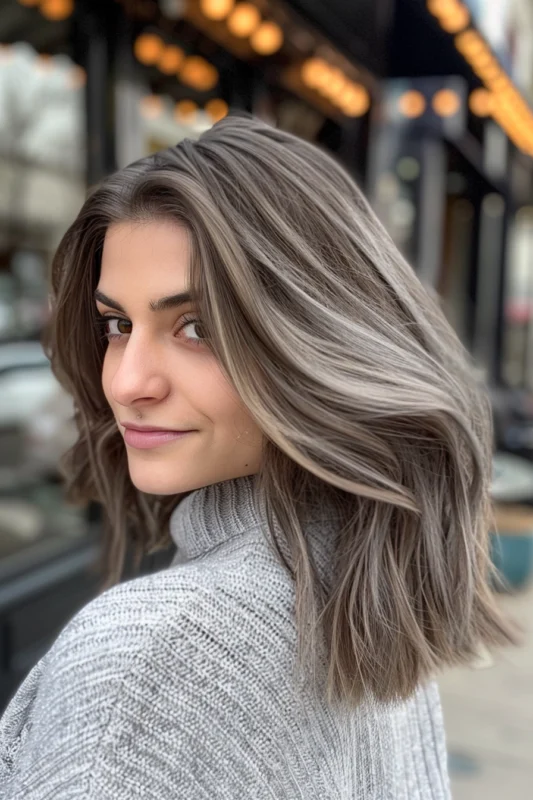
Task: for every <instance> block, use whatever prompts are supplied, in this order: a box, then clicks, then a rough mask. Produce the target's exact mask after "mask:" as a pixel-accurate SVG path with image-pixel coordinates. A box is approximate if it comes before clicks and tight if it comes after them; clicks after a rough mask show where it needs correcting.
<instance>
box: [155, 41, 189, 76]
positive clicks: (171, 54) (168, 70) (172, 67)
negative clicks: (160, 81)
mask: <svg viewBox="0 0 533 800" xmlns="http://www.w3.org/2000/svg"><path fill="white" fill-rule="evenodd" d="M184 60H185V53H184V52H183V50H182V49H181V47H176V46H175V45H168V47H165V48H164V50H163V52H162V53H161V55H160V57H159V59H158V61H157V66H158V68H159V69H160V70H161V72H164V73H165V75H172V74H174V73H176V72H177V71H178V70H179V68H180V67H181V65H182V64H183V62H184Z"/></svg>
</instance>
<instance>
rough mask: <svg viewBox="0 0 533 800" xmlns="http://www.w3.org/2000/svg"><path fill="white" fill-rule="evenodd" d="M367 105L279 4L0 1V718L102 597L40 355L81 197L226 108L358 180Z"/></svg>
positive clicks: (368, 94)
mask: <svg viewBox="0 0 533 800" xmlns="http://www.w3.org/2000/svg"><path fill="white" fill-rule="evenodd" d="M304 11H305V9H304ZM376 93H377V84H376V77H375V75H373V73H372V72H371V71H370V70H369V69H368V68H367V67H365V66H363V64H362V63H358V62H357V61H356V60H354V59H351V58H349V57H348V56H347V55H346V53H345V52H342V51H341V49H338V48H337V47H336V46H335V45H334V44H332V42H331V41H330V40H329V39H328V38H327V37H326V35H325V34H324V33H322V32H320V31H319V30H318V29H317V28H316V27H314V26H313V24H312V22H311V21H310V19H309V18H308V17H307V16H306V14H305V13H303V14H302V13H301V9H299V10H295V8H293V7H291V6H290V5H288V4H281V3H278V2H266V0H257V2H255V3H253V4H252V3H247V2H240V3H237V2H235V1H234V0H186V2H185V1H184V2H178V0H172V2H170V0H168V1H167V0H159V2H157V0H4V3H3V4H2V9H1V10H0V117H1V119H2V126H1V128H0V438H1V441H2V444H1V457H0V643H1V644H0V646H1V648H2V650H1V652H0V664H2V665H3V666H2V670H3V671H2V672H0V707H1V706H2V704H3V703H4V702H5V700H6V699H7V697H8V696H9V694H10V691H11V689H12V688H13V687H14V686H16V685H17V684H18V683H19V682H20V680H21V678H22V676H23V675H24V673H25V672H26V671H27V670H28V669H29V667H30V666H31V665H32V664H33V663H34V662H35V660H36V659H37V658H38V657H39V655H40V654H41V653H42V652H43V651H44V650H45V649H46V647H47V646H48V644H49V642H50V639H51V638H52V637H53V636H54V635H55V633H56V632H57V631H58V630H59V629H60V628H61V627H62V626H63V625H64V624H65V622H66V621H67V619H68V618H70V616H72V614H73V613H75V611H76V609H77V607H78V606H80V605H82V604H84V603H85V602H87V600H88V599H90V597H91V596H93V595H94V593H95V592H96V591H97V586H98V583H99V577H100V576H99V575H98V572H97V569H96V563H97V560H98V555H99V550H100V547H99V536H100V527H99V524H98V513H97V511H98V510H97V509H96V510H95V509H92V508H91V509H87V508H74V507H72V506H70V505H67V504H66V503H65V502H64V499H63V494H62V489H61V484H60V482H59V480H58V474H57V464H58V460H59V458H60V456H61V454H62V453H63V452H65V450H66V449H67V448H68V447H69V446H70V444H71V443H72V442H73V440H74V437H75V431H74V429H73V425H72V422H71V417H72V412H73V409H72V406H71V402H70V400H69V398H68V397H67V396H66V395H65V394H64V392H63V391H62V390H61V389H60V388H59V386H58V385H57V382H56V381H55V379H54V377H53V376H52V374H51V371H50V368H49V365H48V361H47V359H46V358H45V357H44V355H43V352H42V349H41V345H40V335H41V331H42V328H43V326H44V324H45V322H46V319H47V314H48V301H47V274H48V270H49V268H50V263H51V259H52V256H53V253H54V251H55V249H56V247H57V244H58V242H59V240H60V239H61V236H62V235H63V233H64V232H65V230H66V229H67V227H68V225H69V224H70V223H71V222H72V221H73V219H74V217H75V215H76V213H77V210H78V209H79V208H80V206H81V205H82V203H83V200H84V197H85V194H86V191H87V188H88V186H90V185H92V184H94V183H95V182H97V181H98V180H100V179H101V178H102V177H104V176H105V175H106V174H108V173H110V172H112V171H113V170H114V169H116V168H120V167H122V166H124V165H125V164H127V163H130V162H131V161H133V160H135V159H138V158H141V157H143V156H144V155H146V154H148V153H151V152H154V151H156V150H158V149H161V148H163V147H167V146H171V145H175V144H176V143H177V142H179V141H180V140H181V139H183V138H184V137H192V138H194V137H196V136H199V135H200V134H201V132H202V131H204V130H206V129H207V128H208V127H210V126H211V125H212V124H213V123H214V122H216V121H217V120H218V119H220V118H222V117H223V116H224V115H225V114H227V113H228V112H230V111H231V110H233V109H244V110H247V111H249V112H252V113H254V114H256V115H258V116H260V117H262V118H264V119H265V120H267V121H269V122H271V123H274V124H276V125H278V126H279V127H282V128H284V129H287V130H290V131H292V132H294V133H296V134H298V135H299V136H302V137H304V138H307V139H309V140H310V141H314V142H317V143H318V144H320V145H322V146H324V147H326V148H328V149H329V150H330V151H331V152H332V153H334V154H335V155H336V156H337V157H338V158H339V159H340V160H342V161H343V162H344V163H345V165H346V166H347V168H348V169H349V170H350V171H352V173H353V174H354V175H355V176H356V177H357V178H358V179H359V180H363V179H364V171H365V166H366V150H367V138H368V127H369V125H368V120H369V116H370V111H371V107H372V101H373V98H374V97H375V96H376ZM95 511H96V513H95ZM171 556H172V553H171V552H170V551H169V553H168V554H165V553H162V554H161V555H160V557H153V558H151V559H146V561H145V563H144V564H143V567H142V570H143V572H146V571H150V570H152V569H156V568H160V566H162V565H163V564H164V563H166V560H168V559H170V557H171Z"/></svg>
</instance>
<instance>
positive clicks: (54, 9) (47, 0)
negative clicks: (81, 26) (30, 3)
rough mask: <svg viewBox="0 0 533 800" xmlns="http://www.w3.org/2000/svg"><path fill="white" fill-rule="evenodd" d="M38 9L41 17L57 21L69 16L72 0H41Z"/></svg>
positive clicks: (71, 9)
mask: <svg viewBox="0 0 533 800" xmlns="http://www.w3.org/2000/svg"><path fill="white" fill-rule="evenodd" d="M39 10H40V12H41V14H42V15H43V17H46V18H47V19H51V20H53V21H54V22H59V21H60V20H63V19H67V17H70V15H71V14H72V12H73V11H74V0H42V2H41V4H40V7H39Z"/></svg>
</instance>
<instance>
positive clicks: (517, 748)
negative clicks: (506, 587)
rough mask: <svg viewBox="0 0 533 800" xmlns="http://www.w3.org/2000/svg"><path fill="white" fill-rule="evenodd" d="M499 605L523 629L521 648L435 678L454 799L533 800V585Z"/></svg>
mask: <svg viewBox="0 0 533 800" xmlns="http://www.w3.org/2000/svg"><path fill="white" fill-rule="evenodd" d="M499 601H500V603H501V605H502V607H503V608H504V609H505V610H506V611H507V612H508V614H509V615H510V616H512V617H513V618H515V619H516V620H517V621H518V622H519V623H520V624H521V625H522V626H523V627H524V628H525V629H526V630H527V632H528V635H527V640H526V643H525V645H524V647H522V648H520V649H518V648H515V649H512V648H508V649H507V650H505V651H501V652H500V653H498V654H496V655H495V657H494V663H493V664H492V665H491V666H488V667H485V668H481V669H465V668H457V669H454V670H450V671H449V672H447V673H445V674H444V675H442V676H441V677H440V679H439V686H440V691H441V699H442V707H443V712H444V720H445V725H446V734H447V741H448V753H449V765H450V776H451V781H452V792H453V800H502V798H505V800H529V798H532V797H533V586H531V587H530V588H529V589H528V590H526V591H525V592H522V593H520V594H517V595H514V596H504V595H501V596H499Z"/></svg>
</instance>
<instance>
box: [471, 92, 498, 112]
mask: <svg viewBox="0 0 533 800" xmlns="http://www.w3.org/2000/svg"><path fill="white" fill-rule="evenodd" d="M468 105H469V107H470V111H471V112H472V114H475V115H476V116H477V117H488V116H489V114H490V113H491V110H492V108H493V106H494V100H493V97H492V94H491V93H490V92H488V91H487V89H474V91H473V92H471V94H470V99H469V101H468Z"/></svg>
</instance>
